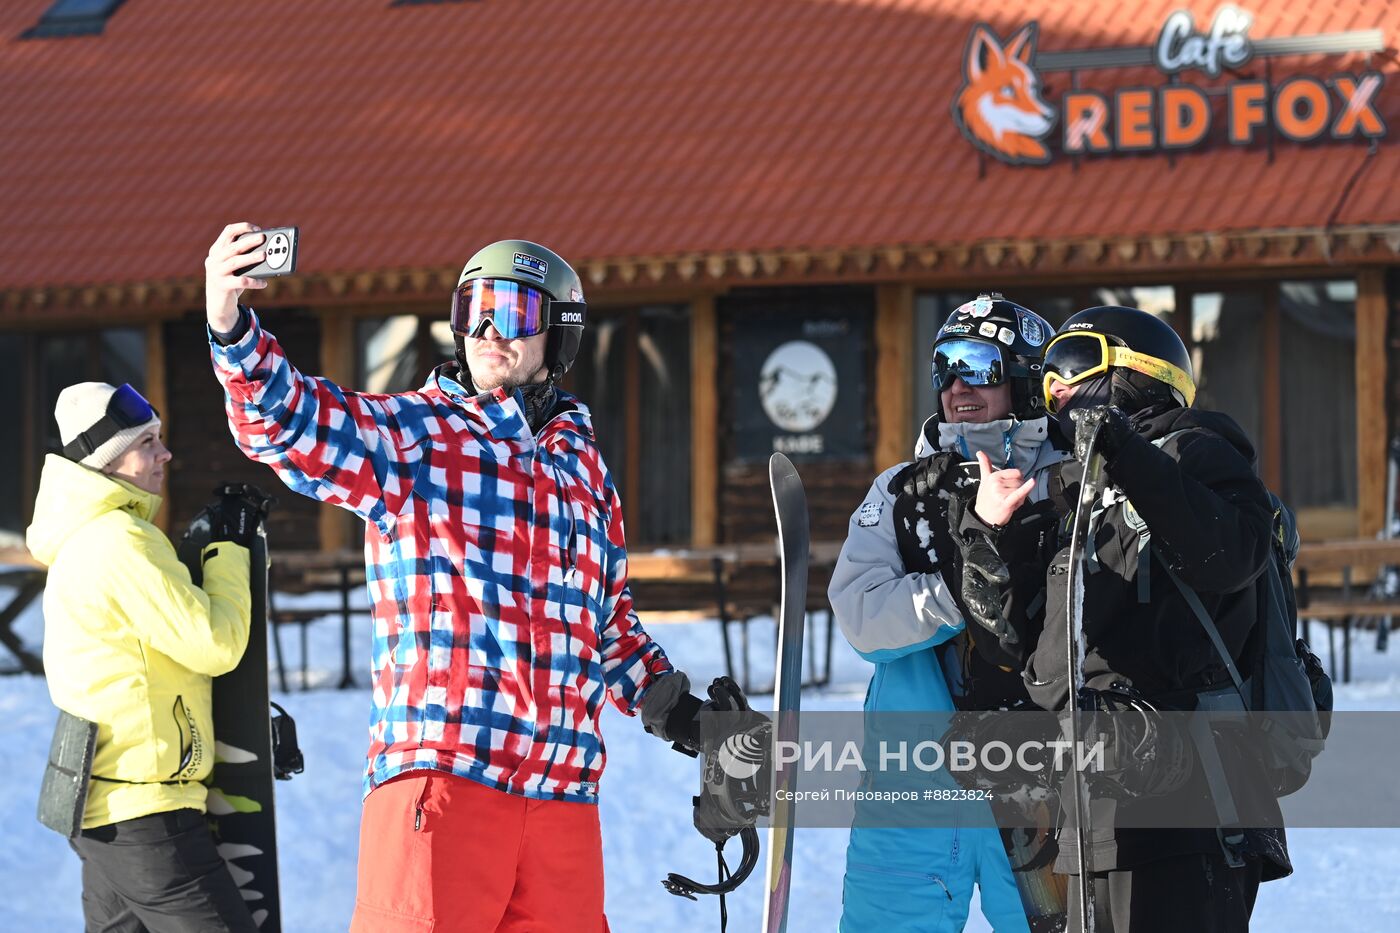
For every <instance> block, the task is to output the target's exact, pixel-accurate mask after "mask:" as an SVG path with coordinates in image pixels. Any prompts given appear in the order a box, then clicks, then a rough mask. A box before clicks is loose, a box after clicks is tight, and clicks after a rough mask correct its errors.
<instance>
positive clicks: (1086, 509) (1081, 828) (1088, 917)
mask: <svg viewBox="0 0 1400 933" xmlns="http://www.w3.org/2000/svg"><path fill="white" fill-rule="evenodd" d="M1077 427H1078V433H1079V434H1081V435H1082V434H1084V433H1085V431H1086V427H1085V425H1084V423H1083V422H1080V423H1079V425H1078V426H1077ZM1092 431H1093V433H1092V434H1090V435H1089V437H1088V438H1087V440H1088V443H1087V445H1085V444H1081V443H1080V441H1081V438H1078V437H1077V438H1076V439H1075V449H1076V450H1085V449H1087V450H1088V451H1089V453H1088V456H1086V457H1085V462H1084V478H1083V479H1082V480H1081V481H1080V483H1079V503H1078V506H1077V507H1076V509H1075V512H1074V530H1073V531H1072V532H1071V534H1070V543H1069V580H1068V583H1069V587H1068V590H1069V613H1068V615H1067V619H1068V625H1069V632H1068V637H1067V638H1066V639H1065V644H1066V662H1067V665H1068V666H1067V672H1068V674H1067V676H1068V677H1069V681H1070V683H1069V686H1070V694H1069V729H1070V736H1069V740H1070V748H1071V752H1070V767H1069V784H1070V797H1071V798H1072V799H1073V801H1074V807H1073V810H1072V813H1073V816H1074V832H1075V841H1076V843H1077V845H1076V849H1077V851H1076V853H1075V867H1076V868H1077V869H1078V872H1079V874H1078V877H1077V878H1076V879H1075V882H1076V883H1077V884H1078V885H1079V927H1078V930H1079V931H1081V933H1094V885H1093V879H1092V878H1091V877H1090V868H1091V862H1090V858H1089V851H1090V849H1089V845H1090V829H1091V827H1090V824H1089V782H1088V780H1087V779H1086V778H1085V777H1084V775H1083V774H1081V773H1080V770H1079V754H1080V753H1079V749H1080V747H1081V743H1082V742H1083V741H1084V723H1083V716H1082V715H1081V713H1082V709H1081V705H1080V704H1081V701H1082V699H1081V697H1082V694H1083V692H1084V566H1083V565H1084V562H1085V545H1086V543H1087V541H1088V538H1089V524H1090V518H1091V516H1092V515H1093V511H1094V505H1095V503H1096V502H1097V501H1098V498H1099V494H1100V492H1101V491H1102V488H1103V465H1104V460H1103V454H1101V453H1099V450H1098V440H1099V436H1098V426H1097V425H1095V426H1094V427H1093V428H1092Z"/></svg>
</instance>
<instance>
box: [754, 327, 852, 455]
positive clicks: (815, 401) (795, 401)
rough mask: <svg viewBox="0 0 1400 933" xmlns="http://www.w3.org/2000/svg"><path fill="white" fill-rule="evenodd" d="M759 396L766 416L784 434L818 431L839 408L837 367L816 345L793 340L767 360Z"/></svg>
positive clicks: (783, 345) (764, 362)
mask: <svg viewBox="0 0 1400 933" xmlns="http://www.w3.org/2000/svg"><path fill="white" fill-rule="evenodd" d="M758 397H759V399H760V400H761V401H762V403H763V411H764V413H765V414H767V415H768V417H769V418H770V419H771V420H772V421H773V423H774V424H776V425H777V426H778V427H780V428H782V429H783V430H784V431H791V432H792V433H794V434H802V433H805V432H807V431H812V430H815V429H816V428H817V426H818V425H820V424H821V423H822V422H823V421H825V420H826V417H827V415H830V414H831V409H832V408H833V407H834V406H835V405H836V367H835V365H833V364H832V362H831V357H829V356H827V354H826V351H825V350H823V349H822V348H821V347H819V346H817V345H816V344H814V343H811V342H810V341H807V340H790V341H788V342H787V343H785V344H782V345H781V346H779V347H778V348H777V349H776V350H774V351H773V352H772V353H770V354H768V359H766V360H764V361H763V368H762V369H761V370H760V371H759V377H758Z"/></svg>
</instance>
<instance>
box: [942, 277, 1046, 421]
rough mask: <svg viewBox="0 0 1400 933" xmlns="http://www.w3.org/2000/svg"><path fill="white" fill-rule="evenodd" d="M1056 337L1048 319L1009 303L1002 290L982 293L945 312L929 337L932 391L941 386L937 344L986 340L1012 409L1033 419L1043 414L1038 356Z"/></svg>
mask: <svg viewBox="0 0 1400 933" xmlns="http://www.w3.org/2000/svg"><path fill="white" fill-rule="evenodd" d="M1054 336H1055V328H1054V327H1051V326H1050V322H1049V321H1047V320H1045V318H1043V317H1041V316H1040V315H1039V314H1036V313H1035V312H1034V311H1032V310H1031V309H1030V308H1027V307H1024V306H1022V305H1018V304H1017V303H1016V302H1014V301H1008V300H1007V299H1006V298H1005V297H1003V296H1002V294H1001V293H1000V292H983V293H982V294H980V295H978V296H977V297H976V298H974V299H973V300H972V301H969V302H967V303H966V304H964V305H960V306H959V307H958V308H957V309H956V310H954V311H953V313H952V314H949V315H948V320H946V321H944V322H943V326H942V327H940V328H939V329H938V335H937V336H936V337H934V338H933V360H932V362H931V363H930V367H929V368H930V375H931V376H932V378H933V385H934V389H935V390H938V391H942V388H943V387H942V386H940V385H939V380H938V370H939V362H940V360H939V356H940V353H939V347H940V346H941V345H944V344H948V343H950V342H951V341H962V340H971V341H976V342H978V343H985V344H990V345H991V346H993V347H995V348H996V349H997V351H998V353H999V354H1000V357H1001V361H1002V366H1003V373H1004V378H1005V379H1006V380H1007V381H1008V382H1009V383H1010V385H1011V413H1012V414H1013V415H1015V416H1016V417H1017V418H1021V419H1026V418H1037V417H1039V416H1041V415H1043V414H1045V402H1044V398H1043V396H1042V394H1041V382H1042V380H1041V358H1042V357H1043V356H1044V354H1045V346H1046V344H1048V343H1049V342H1050V339H1051V338H1052V337H1054Z"/></svg>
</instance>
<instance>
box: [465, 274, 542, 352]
mask: <svg viewBox="0 0 1400 933" xmlns="http://www.w3.org/2000/svg"><path fill="white" fill-rule="evenodd" d="M548 315H549V296H548V295H546V294H545V293H544V292H543V291H541V290H540V289H538V288H535V287H534V286H533V285H526V284H524V283H521V282H512V281H510V280H509V279H472V280H471V281H470V282H463V283H462V285H461V287H459V288H458V289H457V290H456V291H455V292H453V293H452V332H453V333H454V334H459V335H461V336H463V337H480V336H481V333H482V331H483V330H484V329H485V327H486V322H487V321H490V322H491V324H492V326H493V327H495V328H496V333H498V334H500V335H501V336H502V337H504V338H505V339H506V340H514V339H516V338H517V337H533V336H535V335H536V334H542V333H544V331H545V328H547V327H548V326H549V316H548Z"/></svg>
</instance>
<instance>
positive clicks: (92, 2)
mask: <svg viewBox="0 0 1400 933" xmlns="http://www.w3.org/2000/svg"><path fill="white" fill-rule="evenodd" d="M122 3H123V0H55V2H54V3H53V4H52V5H51V6H50V7H49V8H48V9H47V10H45V11H44V15H43V16H41V17H39V22H38V23H37V24H35V25H34V26H32V27H30V28H29V29H28V30H26V31H25V33H24V35H23V36H21V38H23V39H60V38H63V37H65V36H96V35H100V34H101V33H102V30H103V29H104V28H105V27H106V25H107V20H108V19H110V18H111V16H112V14H113V13H115V12H116V10H117V7H119V6H121V5H122Z"/></svg>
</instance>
